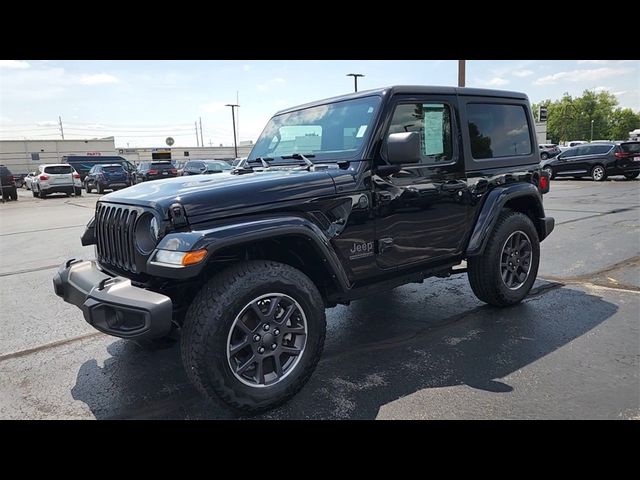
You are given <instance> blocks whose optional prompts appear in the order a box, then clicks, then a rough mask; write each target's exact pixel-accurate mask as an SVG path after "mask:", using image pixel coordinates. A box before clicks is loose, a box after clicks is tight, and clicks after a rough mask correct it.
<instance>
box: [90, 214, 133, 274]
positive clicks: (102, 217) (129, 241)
mask: <svg viewBox="0 0 640 480" xmlns="http://www.w3.org/2000/svg"><path fill="white" fill-rule="evenodd" d="M139 210H140V208H139V207H126V206H121V205H108V204H101V203H99V204H98V206H97V208H96V215H95V235H96V247H97V252H98V258H99V260H100V261H101V262H105V263H108V264H111V265H113V266H115V267H118V268H121V269H123V270H128V271H130V272H135V271H136V270H137V269H136V249H135V245H134V239H133V237H134V230H135V225H136V220H137V219H138V217H139V214H140V213H141V212H140V211H139Z"/></svg>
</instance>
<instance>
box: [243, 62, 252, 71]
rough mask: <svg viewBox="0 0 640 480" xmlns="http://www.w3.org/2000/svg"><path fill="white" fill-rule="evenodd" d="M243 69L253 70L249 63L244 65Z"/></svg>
mask: <svg viewBox="0 0 640 480" xmlns="http://www.w3.org/2000/svg"><path fill="white" fill-rule="evenodd" d="M242 70H244V71H245V72H248V71H249V70H251V65H247V64H245V65H243V66H242Z"/></svg>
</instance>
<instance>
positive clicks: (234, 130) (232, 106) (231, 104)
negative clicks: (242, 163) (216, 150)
mask: <svg viewBox="0 0 640 480" xmlns="http://www.w3.org/2000/svg"><path fill="white" fill-rule="evenodd" d="M239 106H240V105H237V104H235V103H227V104H226V105H225V107H231V120H232V121H233V149H234V151H235V153H236V156H235V158H238V142H237V141H236V111H235V108H236V107H239Z"/></svg>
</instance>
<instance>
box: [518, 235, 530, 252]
mask: <svg viewBox="0 0 640 480" xmlns="http://www.w3.org/2000/svg"><path fill="white" fill-rule="evenodd" d="M527 245H529V242H528V241H527V239H526V238H523V239H522V240H520V243H519V244H518V252H522V249H523V248H525V247H526V246H527Z"/></svg>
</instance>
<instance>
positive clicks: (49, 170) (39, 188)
mask: <svg viewBox="0 0 640 480" xmlns="http://www.w3.org/2000/svg"><path fill="white" fill-rule="evenodd" d="M36 173H37V175H35V176H34V177H33V179H32V181H31V191H32V192H33V196H34V197H40V198H45V197H46V196H47V195H49V194H50V193H66V194H67V196H69V195H71V194H72V193H73V194H74V195H75V196H76V197H79V196H80V195H82V182H81V181H80V174H79V173H78V172H76V171H75V169H74V168H73V167H72V166H71V165H69V164H68V163H53V164H48V165H40V166H39V167H38V171H37V172H36Z"/></svg>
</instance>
